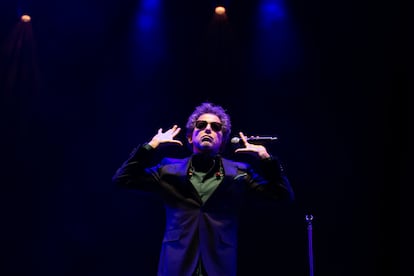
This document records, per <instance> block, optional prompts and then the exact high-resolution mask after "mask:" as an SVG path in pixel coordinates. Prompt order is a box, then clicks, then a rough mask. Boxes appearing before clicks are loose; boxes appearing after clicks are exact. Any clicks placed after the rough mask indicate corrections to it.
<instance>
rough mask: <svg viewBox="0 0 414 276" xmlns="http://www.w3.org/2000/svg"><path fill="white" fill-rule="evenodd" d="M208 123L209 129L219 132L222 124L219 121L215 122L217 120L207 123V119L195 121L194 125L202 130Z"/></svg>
mask: <svg viewBox="0 0 414 276" xmlns="http://www.w3.org/2000/svg"><path fill="white" fill-rule="evenodd" d="M208 124H210V126H211V129H212V130H214V131H215V132H219V131H220V130H221V129H222V128H223V125H222V124H220V123H217V122H211V123H209V122H207V121H196V123H195V127H196V128H198V129H200V130H203V129H205V128H206V127H207V125H208Z"/></svg>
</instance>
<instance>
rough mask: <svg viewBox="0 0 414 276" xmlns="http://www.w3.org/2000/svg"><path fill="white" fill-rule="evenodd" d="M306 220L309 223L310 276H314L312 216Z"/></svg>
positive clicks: (307, 216) (308, 216)
mask: <svg viewBox="0 0 414 276" xmlns="http://www.w3.org/2000/svg"><path fill="white" fill-rule="evenodd" d="M305 220H306V222H307V223H308V227H307V229H308V252H309V275H310V276H313V248H312V220H313V216H312V215H311V214H309V215H306V216H305Z"/></svg>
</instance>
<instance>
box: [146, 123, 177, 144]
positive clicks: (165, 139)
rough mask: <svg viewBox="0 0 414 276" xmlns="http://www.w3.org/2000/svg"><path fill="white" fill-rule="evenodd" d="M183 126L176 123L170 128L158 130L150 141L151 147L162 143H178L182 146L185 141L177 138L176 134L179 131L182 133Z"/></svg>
mask: <svg viewBox="0 0 414 276" xmlns="http://www.w3.org/2000/svg"><path fill="white" fill-rule="evenodd" d="M180 131H181V128H179V127H178V126H177V125H174V126H173V127H172V128H170V129H169V130H167V131H165V132H163V131H162V128H160V129H159V130H158V133H157V134H156V135H155V136H154V137H152V139H151V141H150V142H149V143H148V144H149V145H150V146H151V147H153V148H156V147H158V146H159V145H160V144H167V143H170V144H176V145H180V146H182V145H183V143H182V142H181V141H180V140H175V139H174V138H175V136H177V134H178V133H180Z"/></svg>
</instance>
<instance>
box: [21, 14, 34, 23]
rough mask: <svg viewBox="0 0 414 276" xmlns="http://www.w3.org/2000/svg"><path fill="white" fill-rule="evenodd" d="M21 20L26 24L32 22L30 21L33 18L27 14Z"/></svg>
mask: <svg viewBox="0 0 414 276" xmlns="http://www.w3.org/2000/svg"><path fill="white" fill-rule="evenodd" d="M20 19H21V20H22V21H23V22H25V23H27V22H30V21H31V20H32V18H31V17H30V15H27V14H23V15H22V16H21V17H20Z"/></svg>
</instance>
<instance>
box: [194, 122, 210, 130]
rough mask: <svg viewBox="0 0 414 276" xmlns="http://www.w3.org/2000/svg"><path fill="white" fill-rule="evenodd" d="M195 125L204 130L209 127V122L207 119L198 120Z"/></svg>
mask: <svg viewBox="0 0 414 276" xmlns="http://www.w3.org/2000/svg"><path fill="white" fill-rule="evenodd" d="M195 126H196V128H198V129H201V130H203V129H205V128H206V127H207V122H206V121H197V122H196V125H195Z"/></svg>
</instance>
